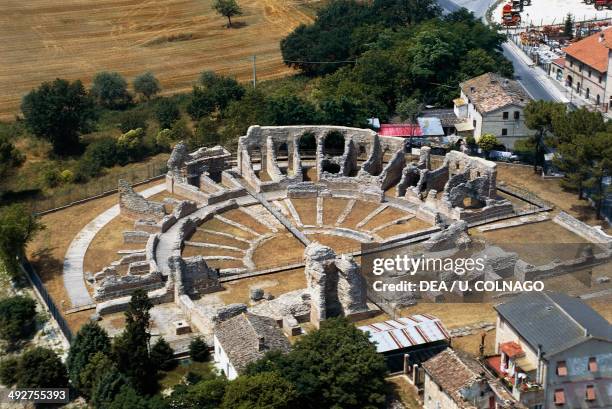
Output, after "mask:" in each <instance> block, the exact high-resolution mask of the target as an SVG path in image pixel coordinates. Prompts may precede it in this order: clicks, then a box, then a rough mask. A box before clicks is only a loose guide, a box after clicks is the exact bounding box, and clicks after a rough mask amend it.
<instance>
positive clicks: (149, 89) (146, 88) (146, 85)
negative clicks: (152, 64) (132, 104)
mask: <svg viewBox="0 0 612 409" xmlns="http://www.w3.org/2000/svg"><path fill="white" fill-rule="evenodd" d="M132 85H133V86H134V91H136V93H137V94H141V95H142V96H143V97H145V98H146V99H151V97H152V96H154V95H156V94H157V93H158V92H159V91H161V86H160V85H159V81H158V80H157V78H155V76H154V75H153V73H151V72H145V73H144V74H141V75H139V76H137V77H136V78H134V82H133V84H132Z"/></svg>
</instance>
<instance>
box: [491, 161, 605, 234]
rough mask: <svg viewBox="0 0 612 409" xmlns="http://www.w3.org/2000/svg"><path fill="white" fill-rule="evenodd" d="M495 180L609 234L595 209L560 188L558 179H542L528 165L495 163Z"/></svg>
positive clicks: (575, 194)
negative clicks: (529, 194)
mask: <svg viewBox="0 0 612 409" xmlns="http://www.w3.org/2000/svg"><path fill="white" fill-rule="evenodd" d="M497 180H498V182H499V181H503V182H505V183H508V184H510V185H514V186H518V187H521V188H523V189H527V190H529V191H531V192H533V193H535V194H536V195H537V196H539V197H541V198H542V199H544V200H547V201H549V202H551V203H553V204H554V205H555V207H557V208H558V209H559V210H563V211H565V212H567V213H569V214H571V215H572V216H574V217H576V218H577V219H579V220H581V221H583V222H585V223H588V224H591V225H602V226H603V227H604V230H606V231H607V232H608V233H609V234H610V233H612V228H610V226H607V225H606V223H605V222H603V221H602V220H597V218H596V216H595V209H594V208H593V207H591V205H590V204H589V203H588V202H587V201H586V200H578V194H577V193H573V192H567V191H565V190H563V189H562V188H561V186H560V185H559V180H558V179H543V178H542V177H541V176H540V175H539V174H538V175H536V174H534V173H533V168H531V167H529V166H512V165H508V164H505V163H499V162H498V163H497Z"/></svg>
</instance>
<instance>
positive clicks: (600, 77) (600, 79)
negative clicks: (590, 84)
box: [599, 74, 603, 84]
mask: <svg viewBox="0 0 612 409" xmlns="http://www.w3.org/2000/svg"><path fill="white" fill-rule="evenodd" d="M602 81H603V75H601V74H599V83H600V84H601V82H602Z"/></svg>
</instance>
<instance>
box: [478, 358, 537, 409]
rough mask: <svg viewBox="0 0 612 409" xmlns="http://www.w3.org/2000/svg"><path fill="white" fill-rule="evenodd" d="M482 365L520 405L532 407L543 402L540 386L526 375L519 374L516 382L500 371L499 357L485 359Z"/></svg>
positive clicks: (513, 378)
mask: <svg viewBox="0 0 612 409" xmlns="http://www.w3.org/2000/svg"><path fill="white" fill-rule="evenodd" d="M484 363H485V365H486V367H487V368H488V369H490V370H491V371H492V372H493V373H494V374H495V375H497V377H498V378H499V379H500V380H501V383H502V384H503V385H504V387H505V388H506V389H507V390H508V392H510V393H511V394H512V396H513V397H514V398H515V399H516V400H518V401H519V402H521V403H522V404H524V405H526V406H528V407H532V406H535V405H537V404H541V403H542V402H543V401H544V389H543V388H542V385H540V384H539V383H537V382H535V381H533V380H532V379H531V377H530V376H529V375H528V374H525V373H523V372H519V373H518V380H517V379H515V377H514V376H512V375H510V374H508V373H507V372H506V371H504V370H502V369H501V368H502V365H501V363H502V357H501V355H493V356H490V357H487V358H485V360H484Z"/></svg>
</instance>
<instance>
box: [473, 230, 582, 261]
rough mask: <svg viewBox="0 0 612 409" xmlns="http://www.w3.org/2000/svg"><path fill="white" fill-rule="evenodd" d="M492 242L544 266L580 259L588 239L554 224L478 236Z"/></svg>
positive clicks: (491, 232)
mask: <svg viewBox="0 0 612 409" xmlns="http://www.w3.org/2000/svg"><path fill="white" fill-rule="evenodd" d="M471 233H472V234H475V235H476V236H482V237H484V238H485V239H486V240H487V241H488V242H489V243H491V244H496V245H498V246H500V247H501V248H503V249H505V250H506V251H513V252H516V253H517V254H518V255H519V257H520V258H522V259H523V260H525V261H527V262H529V263H532V264H536V265H538V264H545V263H549V262H551V261H553V260H555V259H560V260H569V259H574V258H576V257H578V256H579V255H580V253H581V251H582V249H584V248H585V247H587V246H588V245H589V244H587V243H588V242H587V240H585V239H583V238H582V237H580V236H578V235H576V234H574V233H572V232H571V231H569V230H567V229H565V228H563V227H561V226H559V225H558V224H557V223H555V222H553V221H545V222H541V223H532V224H524V225H522V226H517V227H510V228H506V229H498V230H491V231H487V232H484V233H479V232H478V230H474V231H473V232H471Z"/></svg>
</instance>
